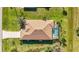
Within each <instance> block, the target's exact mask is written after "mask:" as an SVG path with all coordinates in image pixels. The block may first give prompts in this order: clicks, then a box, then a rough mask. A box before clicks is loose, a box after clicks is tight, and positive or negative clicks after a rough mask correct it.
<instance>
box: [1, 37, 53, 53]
mask: <svg viewBox="0 0 79 59" xmlns="http://www.w3.org/2000/svg"><path fill="white" fill-rule="evenodd" d="M2 43H3V51H4V52H14V51H15V52H42V51H44V52H45V51H46V52H50V51H53V49H54V43H51V44H27V43H23V42H22V41H20V39H18V38H17V39H14V38H13V39H12V38H11V39H3V40H2Z"/></svg>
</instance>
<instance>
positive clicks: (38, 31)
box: [20, 20, 55, 40]
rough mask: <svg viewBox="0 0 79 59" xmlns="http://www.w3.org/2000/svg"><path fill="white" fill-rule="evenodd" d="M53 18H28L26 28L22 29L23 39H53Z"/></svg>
mask: <svg viewBox="0 0 79 59" xmlns="http://www.w3.org/2000/svg"><path fill="white" fill-rule="evenodd" d="M54 26H55V23H54V21H53V20H46V21H44V20H26V25H25V29H21V34H20V35H21V36H20V37H21V39H22V40H52V39H54V38H53V36H52V35H53V34H52V29H53V28H54Z"/></svg>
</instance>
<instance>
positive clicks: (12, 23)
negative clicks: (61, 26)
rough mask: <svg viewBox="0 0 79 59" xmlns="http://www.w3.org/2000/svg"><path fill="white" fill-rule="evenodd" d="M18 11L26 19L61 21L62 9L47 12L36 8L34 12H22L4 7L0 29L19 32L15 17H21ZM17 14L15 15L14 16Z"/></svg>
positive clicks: (51, 9)
mask: <svg viewBox="0 0 79 59" xmlns="http://www.w3.org/2000/svg"><path fill="white" fill-rule="evenodd" d="M20 10H21V11H22V12H23V14H24V15H23V16H24V17H25V18H26V19H32V20H33V19H42V18H43V17H44V16H46V17H47V18H48V19H51V20H55V21H60V20H61V19H63V14H62V12H63V9H62V8H55V7H54V8H50V10H49V11H47V10H45V9H44V8H38V10H37V11H36V12H29V11H23V9H19V8H16V11H15V8H12V9H11V8H9V7H4V8H3V21H2V29H3V30H6V31H19V30H20V26H19V20H18V18H17V15H21V12H20ZM16 12H17V15H16Z"/></svg>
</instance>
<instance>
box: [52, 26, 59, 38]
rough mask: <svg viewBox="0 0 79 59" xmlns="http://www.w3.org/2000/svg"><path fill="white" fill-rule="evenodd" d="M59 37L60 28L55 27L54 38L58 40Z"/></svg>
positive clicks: (53, 30)
mask: <svg viewBox="0 0 79 59" xmlns="http://www.w3.org/2000/svg"><path fill="white" fill-rule="evenodd" d="M58 37H59V26H58V25H55V27H54V28H53V29H52V38H53V39H58Z"/></svg>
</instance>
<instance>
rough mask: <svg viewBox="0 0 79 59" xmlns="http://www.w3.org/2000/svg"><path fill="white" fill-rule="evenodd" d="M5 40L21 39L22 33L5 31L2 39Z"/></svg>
mask: <svg viewBox="0 0 79 59" xmlns="http://www.w3.org/2000/svg"><path fill="white" fill-rule="evenodd" d="M5 38H20V31H18V32H11V31H3V37H2V39H5Z"/></svg>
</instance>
